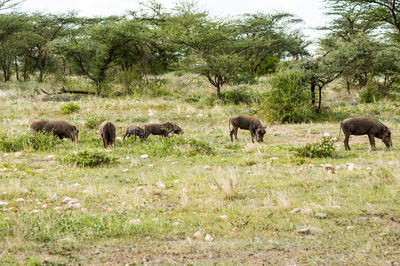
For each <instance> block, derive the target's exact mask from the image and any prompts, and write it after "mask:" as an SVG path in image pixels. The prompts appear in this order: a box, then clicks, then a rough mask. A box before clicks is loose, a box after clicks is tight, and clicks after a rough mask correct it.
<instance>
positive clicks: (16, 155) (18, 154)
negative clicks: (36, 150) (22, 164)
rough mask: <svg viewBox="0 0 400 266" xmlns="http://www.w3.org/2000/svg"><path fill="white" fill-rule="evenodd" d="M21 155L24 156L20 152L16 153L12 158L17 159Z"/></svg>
mask: <svg viewBox="0 0 400 266" xmlns="http://www.w3.org/2000/svg"><path fill="white" fill-rule="evenodd" d="M22 155H24V154H23V153H22V152H17V153H15V155H14V156H15V157H17V158H18V157H21V156H22Z"/></svg>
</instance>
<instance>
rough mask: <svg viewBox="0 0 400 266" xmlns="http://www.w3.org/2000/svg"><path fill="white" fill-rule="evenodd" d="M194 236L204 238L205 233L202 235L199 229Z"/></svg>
mask: <svg viewBox="0 0 400 266" xmlns="http://www.w3.org/2000/svg"><path fill="white" fill-rule="evenodd" d="M193 237H194V238H202V237H203V235H202V233H201V232H200V231H197V232H196V233H194V234H193Z"/></svg>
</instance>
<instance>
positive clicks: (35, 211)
mask: <svg viewBox="0 0 400 266" xmlns="http://www.w3.org/2000/svg"><path fill="white" fill-rule="evenodd" d="M32 212H33V213H38V212H40V210H33V211H32Z"/></svg>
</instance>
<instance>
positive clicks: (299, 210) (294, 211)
mask: <svg viewBox="0 0 400 266" xmlns="http://www.w3.org/2000/svg"><path fill="white" fill-rule="evenodd" d="M297 212H301V209H300V208H294V209H293V210H291V211H290V213H297Z"/></svg>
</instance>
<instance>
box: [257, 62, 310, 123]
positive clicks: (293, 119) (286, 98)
mask: <svg viewBox="0 0 400 266" xmlns="http://www.w3.org/2000/svg"><path fill="white" fill-rule="evenodd" d="M303 80H304V76H303V74H302V72H300V71H298V70H286V71H283V72H280V73H277V74H275V75H274V76H273V78H272V79H271V80H270V85H271V87H272V89H271V90H270V91H269V92H268V93H267V95H266V97H265V100H263V102H262V104H261V107H260V108H261V112H262V113H263V114H264V115H265V116H266V117H267V119H268V120H270V121H278V122H282V123H285V122H286V123H300V122H305V121H310V120H311V118H312V116H313V110H312V106H311V105H310V102H309V94H308V91H307V89H306V87H305V84H304V82H303Z"/></svg>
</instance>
